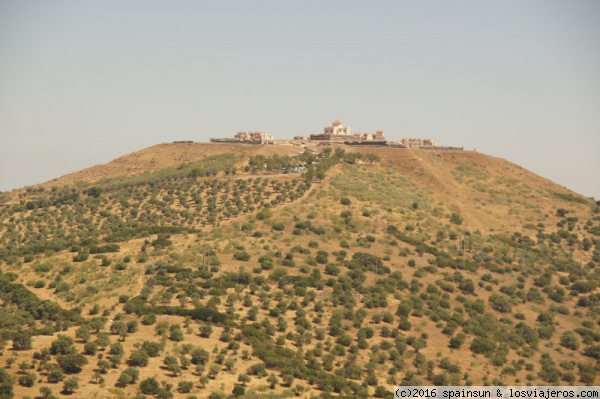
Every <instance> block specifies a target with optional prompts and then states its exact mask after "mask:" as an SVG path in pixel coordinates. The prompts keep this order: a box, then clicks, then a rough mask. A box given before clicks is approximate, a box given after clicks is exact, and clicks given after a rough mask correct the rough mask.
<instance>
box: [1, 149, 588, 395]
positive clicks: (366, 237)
mask: <svg viewBox="0 0 600 399" xmlns="http://www.w3.org/2000/svg"><path fill="white" fill-rule="evenodd" d="M305 150H306V151H305ZM13 195H16V196H18V201H19V203H18V204H9V205H3V206H2V207H1V208H0V261H1V262H2V271H3V273H2V275H0V284H1V289H0V293H1V294H0V295H1V296H2V300H3V303H4V305H5V306H4V307H3V310H2V318H1V319H0V321H1V322H2V328H3V331H4V333H3V336H2V339H3V342H4V345H5V348H4V351H3V354H2V357H3V359H5V360H6V362H7V363H10V364H11V365H12V364H13V363H14V364H15V365H18V366H19V367H18V368H17V366H15V365H12V367H9V368H8V374H11V375H13V376H14V378H15V385H14V390H15V392H17V396H19V397H20V396H24V395H29V396H32V397H33V396H36V395H37V393H38V392H39V389H40V388H41V387H48V388H51V389H52V392H54V394H55V395H58V394H59V393H58V392H59V391H61V389H63V388H64V387H63V385H64V381H67V380H69V378H71V377H73V376H75V377H78V378H79V380H78V387H77V388H73V389H74V391H75V392H76V394H77V395H79V396H81V397H97V398H104V397H106V398H112V397H134V396H135V395H136V394H138V393H140V392H142V393H145V394H150V395H158V396H159V397H169V395H170V394H171V395H175V396H176V397H188V395H195V396H196V397H208V396H210V397H213V398H218V397H225V396H227V395H235V396H238V397H240V396H242V397H243V396H245V397H274V398H275V397H291V396H298V397H314V396H322V397H328V396H345V397H373V396H375V397H389V396H390V392H391V388H392V386H393V385H399V384H409V385H421V384H424V385H435V384H437V385H440V384H441V385H462V384H473V385H483V384H486V383H490V384H495V385H507V384H513V385H525V384H534V385H535V384H552V385H569V384H576V385H581V384H592V385H593V384H597V383H598V380H599V379H598V377H597V371H596V370H597V367H598V366H597V361H598V360H600V355H599V353H600V345H599V344H597V342H598V341H600V328H599V326H598V314H599V312H598V311H599V310H600V308H598V305H599V304H600V301H598V298H600V296H599V293H598V283H599V282H600V275H599V274H598V273H597V270H599V269H598V266H599V265H600V206H599V205H598V204H597V203H595V202H594V201H593V200H591V199H589V198H585V197H582V196H580V195H578V194H576V193H574V192H571V191H569V190H567V189H565V188H564V187H561V186H559V185H557V184H555V183H553V182H551V181H549V180H547V179H544V178H542V177H540V176H538V175H536V174H534V173H531V172H529V171H527V170H525V169H523V168H521V167H519V166H517V165H515V164H513V163H511V162H509V161H506V160H503V159H498V158H494V157H491V156H488V155H485V154H482V153H477V152H468V151H442V152H440V151H427V150H420V149H413V148H383V147H353V148H348V147H343V146H329V147H327V146H319V147H310V148H304V147H301V146H293V145H240V144H238V145H231V144H161V145H157V146H153V147H150V148H146V149H143V150H141V151H138V152H135V153H132V154H129V155H125V156H123V157H120V158H118V159H116V160H114V161H112V162H110V163H108V164H106V165H99V166H95V167H92V168H89V169H86V170H83V171H81V172H77V173H74V174H70V175H67V176H63V177H60V178H58V179H55V180H53V181H50V182H47V183H44V184H41V185H39V186H35V187H30V188H27V189H23V190H20V191H17V192H16V193H14V194H13ZM24 331H25V332H24ZM10 359H13V360H10ZM28 373H29V374H28ZM30 374H31V375H30ZM56 376H58V377H56ZM0 377H2V376H0ZM28 377H30V380H31V381H29V380H28ZM38 380H40V381H39V382H38ZM61 381H62V382H61ZM161 382H162V383H161ZM28 385H32V386H28ZM66 388H69V387H66ZM67 391H68V389H67ZM64 393H65V394H66V393H67V392H66V391H65V392H64ZM269 395H270V396H269Z"/></svg>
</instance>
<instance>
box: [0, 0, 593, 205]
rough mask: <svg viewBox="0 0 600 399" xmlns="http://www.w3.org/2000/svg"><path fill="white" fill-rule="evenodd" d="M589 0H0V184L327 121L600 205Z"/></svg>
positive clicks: (318, 127) (315, 127) (283, 134)
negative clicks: (410, 142) (500, 161)
mask: <svg viewBox="0 0 600 399" xmlns="http://www.w3.org/2000/svg"><path fill="white" fill-rule="evenodd" d="M598 21H600V2H598V1H577V0H575V1H546V0H544V1H522V0H519V1H485V2H484V1H451V2H449V1H414V2H406V1H296V2H292V1H282V0H276V1H275V0H274V1H261V0H258V1H252V2H250V1H223V2H216V1H213V2H203V1H95V2H91V1H60V0H59V1H52V2H41V1H27V0H25V1H23V0H19V1H7V0H3V1H2V2H0V190H9V189H12V188H16V187H22V186H25V185H29V184H35V183H40V182H43V181H46V180H49V179H52V178H54V177H58V176H61V175H63V174H66V173H70V172H74V171H77V170H80V169H82V168H85V167H89V166H92V165H95V164H98V163H105V162H108V161H110V160H112V159H114V158H116V157H119V156H121V155H123V154H126V153H129V152H132V151H135V150H138V149H141V148H144V147H147V146H150V145H153V144H157V143H161V142H169V141H172V140H178V139H189V140H195V141H207V140H208V137H209V136H213V137H214V136H229V135H232V134H234V133H235V132H237V131H238V130H268V131H270V132H271V133H272V134H274V135H275V136H276V137H278V138H291V137H292V136H294V135H297V134H310V133H316V132H321V131H322V129H323V126H325V125H329V124H330V123H331V122H332V121H333V120H335V119H340V120H342V121H343V122H344V123H345V124H347V125H350V126H351V127H352V129H353V131H359V132H365V131H373V130H376V129H384V130H385V132H386V135H387V136H388V138H389V139H393V140H396V139H400V138H402V137H407V136H408V137H432V138H434V139H435V140H436V141H437V142H438V143H440V144H442V145H457V146H465V148H468V149H472V148H473V147H476V148H477V150H478V151H482V152H485V153H487V154H490V155H493V156H498V157H502V158H506V159H508V160H510V161H512V162H515V163H517V164H519V165H521V166H523V167H525V168H527V169H530V170H532V171H534V172H536V173H538V174H540V175H542V176H544V177H547V178H549V179H552V180H554V181H556V182H558V183H560V184H561V185H564V186H566V187H568V188H570V189H572V190H575V191H577V192H579V193H581V194H584V195H586V196H594V197H595V198H597V199H600V156H599V155H600V23H599V22H598Z"/></svg>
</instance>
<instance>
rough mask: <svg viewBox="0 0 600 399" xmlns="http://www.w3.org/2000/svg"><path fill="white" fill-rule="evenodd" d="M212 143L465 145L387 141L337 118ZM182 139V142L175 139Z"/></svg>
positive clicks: (427, 140) (377, 133)
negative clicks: (311, 130) (300, 131)
mask: <svg viewBox="0 0 600 399" xmlns="http://www.w3.org/2000/svg"><path fill="white" fill-rule="evenodd" d="M210 142H211V143H226V144H275V143H276V142H277V143H280V144H284V143H286V142H287V143H291V144H296V145H304V144H310V143H314V144H317V145H329V144H343V145H352V146H389V147H396V148H421V149H435V150H459V151H460V150H463V149H464V147H445V146H439V145H437V144H436V142H435V141H434V140H433V139H431V138H425V139H422V138H403V139H401V140H399V141H395V142H394V141H388V139H387V138H386V137H385V134H384V132H383V130H376V131H375V133H369V132H367V133H358V132H356V133H352V129H351V128H350V126H344V125H343V124H342V122H341V121H340V120H335V121H334V122H333V123H332V124H331V126H325V127H324V128H323V133H317V134H310V135H308V136H305V135H297V136H294V138H293V139H292V140H275V138H274V137H273V136H272V135H271V134H270V133H268V132H266V131H262V132H246V131H239V132H237V133H236V135H235V136H234V137H226V138H212V137H211V138H210ZM177 143H181V142H177Z"/></svg>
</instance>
